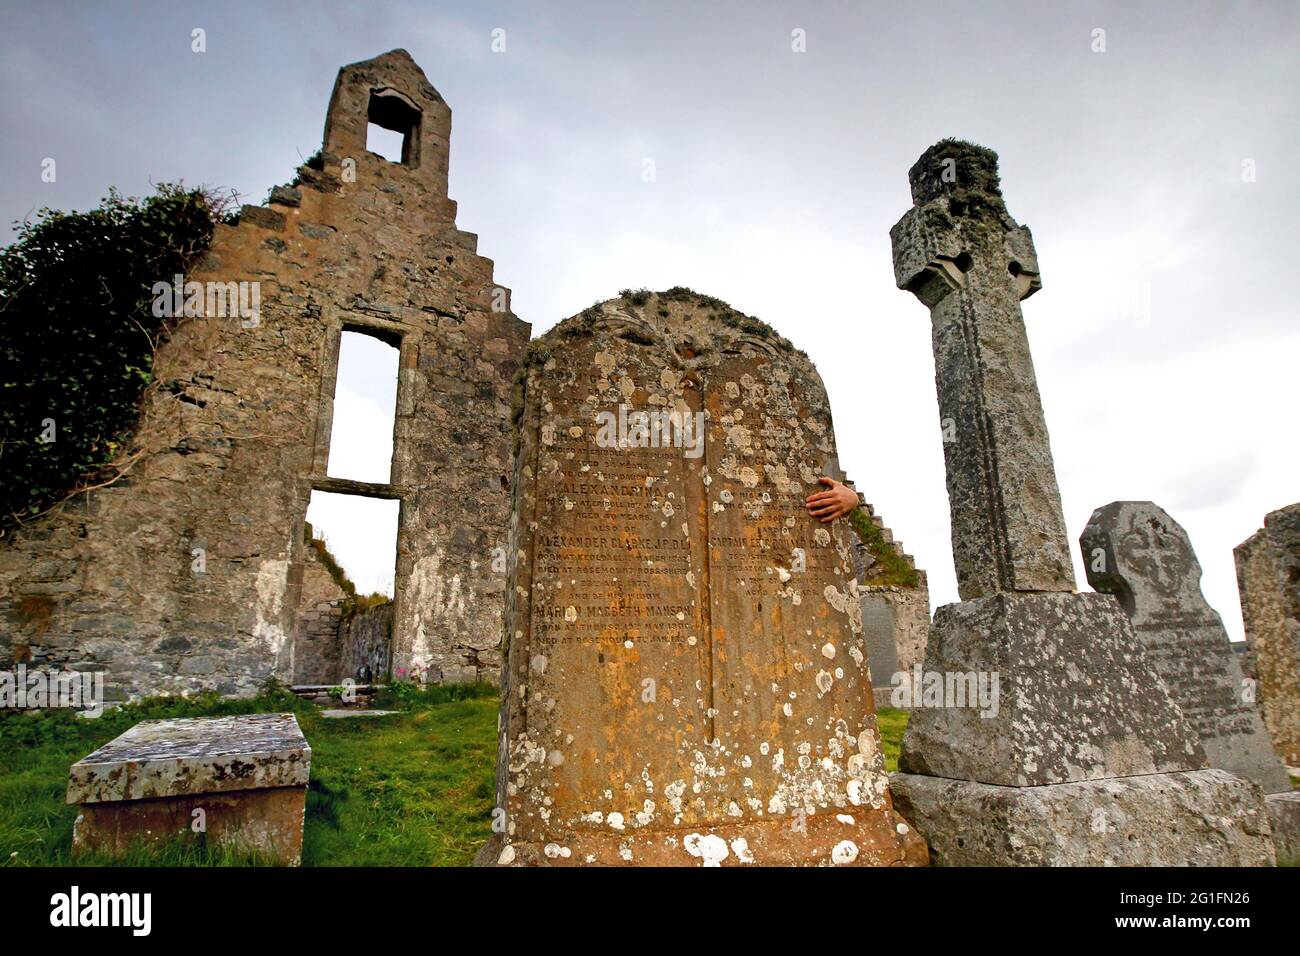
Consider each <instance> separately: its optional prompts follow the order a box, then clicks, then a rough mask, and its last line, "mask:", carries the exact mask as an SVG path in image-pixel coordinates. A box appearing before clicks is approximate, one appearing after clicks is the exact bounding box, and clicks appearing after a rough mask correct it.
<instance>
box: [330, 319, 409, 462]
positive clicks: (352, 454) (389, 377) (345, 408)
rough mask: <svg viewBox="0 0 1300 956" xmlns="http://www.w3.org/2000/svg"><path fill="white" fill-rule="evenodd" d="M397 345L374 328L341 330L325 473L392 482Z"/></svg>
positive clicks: (393, 340) (396, 339) (395, 340)
mask: <svg viewBox="0 0 1300 956" xmlns="http://www.w3.org/2000/svg"><path fill="white" fill-rule="evenodd" d="M399 344H400V339H399V338H398V337H397V336H393V335H391V334H385V333H383V332H380V331H377V330H374V329H363V328H351V327H347V328H344V329H343V334H342V336H341V337H340V339H339V361H338V370H337V374H336V377H335V381H334V411H333V419H332V423H331V426H330V445H329V462H328V464H327V466H326V471H325V473H326V474H327V475H329V476H330V477H331V478H347V479H351V480H353V481H364V482H370V483H373V484H381V485H386V484H388V483H389V482H390V481H391V480H392V470H393V429H394V426H395V424H396V418H397V369H398V360H399V357H400V354H401V353H400V350H399V347H398V346H399Z"/></svg>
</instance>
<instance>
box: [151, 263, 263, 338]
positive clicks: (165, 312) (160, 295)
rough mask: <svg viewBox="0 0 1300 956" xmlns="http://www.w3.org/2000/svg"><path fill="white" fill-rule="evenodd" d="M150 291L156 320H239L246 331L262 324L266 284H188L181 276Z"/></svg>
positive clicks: (254, 282) (159, 283) (178, 275)
mask: <svg viewBox="0 0 1300 956" xmlns="http://www.w3.org/2000/svg"><path fill="white" fill-rule="evenodd" d="M150 291H151V293H152V295H153V315H154V318H156V319H170V318H176V317H178V316H184V317H186V318H195V317H197V316H207V317H208V318H210V319H224V318H225V317H226V316H237V317H238V318H239V319H240V325H242V326H243V327H244V328H246V329H255V328H257V327H258V326H259V325H261V324H262V283H261V282H259V281H257V280H254V281H252V282H186V281H185V276H183V275H181V274H180V273H179V272H178V273H177V274H176V275H175V276H174V277H173V279H172V281H171V282H155V283H154V284H153V288H152V289H151V290H150Z"/></svg>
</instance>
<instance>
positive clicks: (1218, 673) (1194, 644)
mask: <svg viewBox="0 0 1300 956" xmlns="http://www.w3.org/2000/svg"><path fill="white" fill-rule="evenodd" d="M1079 544H1080V547H1081V548H1082V549H1083V560H1084V565H1085V567H1086V568H1087V574H1088V583H1089V584H1091V585H1092V586H1093V588H1095V589H1096V590H1098V591H1102V592H1105V593H1107V594H1113V595H1115V596H1116V597H1117V598H1119V602H1120V604H1121V606H1123V608H1124V610H1125V612H1126V613H1127V614H1128V616H1129V620H1130V621H1131V622H1132V624H1133V630H1134V631H1136V632H1137V636H1138V637H1140V638H1141V639H1142V642H1143V644H1144V645H1145V646H1146V651H1147V656H1148V657H1149V658H1150V659H1151V660H1152V661H1153V662H1154V663H1155V665H1156V670H1158V671H1159V672H1160V677H1161V679H1162V680H1163V681H1164V682H1165V686H1166V687H1168V688H1169V691H1170V693H1171V694H1172V695H1173V698H1174V700H1175V702H1177V704H1178V708H1179V710H1181V711H1182V713H1183V716H1184V717H1186V718H1187V720H1188V721H1189V722H1190V723H1191V725H1192V728H1193V730H1195V731H1196V734H1197V736H1199V737H1200V739H1201V745H1202V746H1203V747H1204V748H1205V755H1206V757H1207V758H1208V759H1209V762H1210V766H1211V767H1220V768H1222V769H1223V770H1228V771H1231V772H1232V773H1235V774H1240V775H1241V776H1243V777H1248V778H1250V779H1251V780H1254V781H1255V782H1256V783H1258V784H1259V785H1260V786H1261V787H1262V788H1263V790H1264V792H1265V793H1289V792H1290V791H1291V780H1290V778H1289V777H1288V776H1287V773H1286V770H1285V769H1284V768H1283V766H1282V763H1281V761H1279V760H1278V758H1277V754H1275V753H1274V752H1273V746H1272V743H1271V742H1270V741H1269V739H1268V734H1267V732H1266V731H1265V730H1264V725H1263V722H1262V721H1261V720H1260V717H1259V711H1258V710H1257V709H1256V708H1255V706H1254V703H1253V701H1254V695H1253V693H1252V688H1251V685H1248V684H1247V683H1246V681H1245V679H1244V678H1243V677H1242V673H1241V665H1240V664H1238V662H1237V655H1236V654H1235V653H1233V650H1232V645H1231V643H1230V642H1229V641H1228V632H1227V631H1225V630H1224V628H1223V621H1222V619H1221V618H1220V617H1219V615H1218V613H1217V612H1216V611H1215V610H1214V608H1212V607H1210V605H1209V603H1208V602H1206V600H1205V597H1204V595H1203V594H1202V593H1201V564H1200V562H1199V561H1198V560H1197V558H1196V552H1195V551H1193V550H1192V543H1191V541H1190V539H1189V538H1188V537H1187V532H1186V531H1184V530H1183V528H1182V526H1181V525H1179V524H1178V522H1176V521H1175V520H1174V519H1173V518H1171V517H1169V515H1168V514H1167V513H1166V512H1165V510H1164V509H1163V508H1160V507H1158V506H1157V505H1155V504H1153V503H1152V502H1150V501H1114V502H1111V503H1110V504H1108V505H1106V506H1105V507H1103V508H1098V509H1097V510H1096V511H1094V512H1093V513H1092V517H1091V518H1090V519H1089V520H1088V526H1087V527H1086V528H1084V529H1083V534H1082V536H1081V537H1080V539H1079Z"/></svg>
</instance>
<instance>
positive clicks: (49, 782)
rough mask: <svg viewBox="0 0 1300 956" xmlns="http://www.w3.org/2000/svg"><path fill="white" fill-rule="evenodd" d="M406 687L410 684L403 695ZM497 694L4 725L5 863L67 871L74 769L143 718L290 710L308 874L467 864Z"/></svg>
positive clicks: (477, 837)
mask: <svg viewBox="0 0 1300 956" xmlns="http://www.w3.org/2000/svg"><path fill="white" fill-rule="evenodd" d="M404 690H405V689H404ZM497 701H498V692H497V690H496V689H495V688H493V687H487V686H485V685H474V686H458V687H432V688H429V689H428V690H427V691H425V692H423V693H418V692H405V693H402V694H400V695H390V696H389V697H388V698H387V699H381V700H379V701H377V705H378V706H381V707H385V708H399V709H400V713H396V714H391V715H389V716H386V717H356V718H348V719H342V720H330V719H327V718H324V717H322V716H321V715H320V710H319V708H317V707H316V706H315V705H314V704H310V703H306V702H303V701H300V700H298V699H297V698H296V697H294V696H292V695H291V694H288V693H287V692H284V691H274V690H273V691H268V692H267V693H266V694H263V695H262V696H260V697H257V698H254V699H252V700H243V701H223V700H217V699H215V698H210V697H204V698H196V699H191V700H187V701H182V700H175V699H158V700H150V701H145V702H143V703H142V704H138V705H132V706H130V707H124V708H121V709H120V710H116V711H110V712H108V713H105V714H104V716H102V717H100V718H99V719H97V720H86V719H83V718H78V717H74V716H73V715H72V714H71V713H69V712H68V711H37V712H26V713H9V714H6V715H4V716H0V866H47V865H60V864H61V865H68V864H70V863H72V859H71V855H70V847H71V844H72V822H73V820H75V819H76V815H77V810H76V807H72V806H68V805H67V804H66V803H64V795H65V793H66V791H67V785H68V767H69V766H70V765H71V764H73V763H75V762H76V761H77V760H80V759H81V758H82V757H84V756H86V755H87V754H89V753H90V752H91V751H92V750H94V749H95V748H97V747H99V746H100V745H102V744H104V743H106V742H107V741H109V740H112V739H113V738H114V737H116V736H117V735H118V734H120V733H122V732H123V731H124V730H126V729H127V728H129V727H131V726H132V725H134V724H135V723H137V722H138V721H141V720H148V719H153V718H160V717H204V716H224V715H227V714H241V713H259V712H263V713H264V712H267V711H293V712H295V713H296V714H297V715H298V723H299V724H300V725H301V727H302V731H303V734H304V735H305V736H306V737H307V741H308V743H309V744H311V749H312V761H311V784H310V789H309V790H308V792H307V820H306V825H305V828H304V833H303V854H302V862H303V865H304V866H465V865H468V864H469V863H470V861H472V860H473V858H474V854H475V853H476V852H477V851H478V848H479V847H480V846H481V845H482V844H483V842H484V841H485V840H486V839H487V837H488V835H489V833H490V831H491V825H490V823H491V816H492V807H493V805H494V803H495V792H494V787H495V785H494V782H493V778H494V769H493V764H494V763H495V757H496V721H497ZM879 719H880V732H881V736H882V737H883V738H884V750H885V763H886V766H887V767H888V769H889V770H891V771H892V770H894V769H896V767H897V764H898V746H899V743H900V741H901V740H902V736H903V729H904V728H905V727H906V726H907V713H906V712H905V711H898V710H892V709H890V708H885V709H883V710H881V711H880V713H879ZM110 862H111V863H117V864H126V865H137V866H139V865H170V866H212V865H227V866H239V865H248V864H255V863H257V862H258V861H257V860H256V859H253V858H250V857H247V856H238V855H231V854H226V853H218V852H209V851H205V850H204V849H202V848H200V847H195V846H183V845H180V844H177V845H175V846H171V847H167V848H164V849H162V850H158V849H153V850H143V849H142V850H140V851H137V852H135V853H133V854H131V855H130V856H128V857H127V858H125V859H123V860H115V861H108V860H93V859H87V858H84V857H79V858H78V859H77V861H76V863H77V865H86V864H88V863H89V864H97V863H110Z"/></svg>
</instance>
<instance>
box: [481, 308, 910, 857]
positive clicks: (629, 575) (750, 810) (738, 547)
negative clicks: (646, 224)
mask: <svg viewBox="0 0 1300 956" xmlns="http://www.w3.org/2000/svg"><path fill="white" fill-rule="evenodd" d="M522 388H523V394H522V401H521V407H520V423H519V442H520V448H519V455H518V459H517V469H518V481H517V482H516V488H517V492H516V494H517V499H516V505H515V514H514V527H513V530H512V535H513V548H512V550H513V553H512V556H511V557H512V571H511V591H510V594H509V608H508V614H507V616H508V620H509V627H510V634H509V644H510V646H509V656H508V660H507V667H506V671H507V673H506V679H505V682H504V688H503V705H502V721H501V725H502V726H501V753H500V756H499V760H498V789H499V800H500V806H501V807H502V808H503V809H504V811H505V813H504V817H503V832H499V833H497V834H496V835H494V837H493V839H492V841H491V842H490V843H489V844H488V847H487V848H486V849H485V851H484V853H483V854H482V856H481V857H480V860H481V861H482V862H486V863H510V862H515V863H545V862H552V863H596V862H599V863H609V864H619V863H625V864H640V865H654V864H683V863H686V864H690V863H694V862H699V863H703V864H706V865H712V864H735V863H742V864H743V863H760V864H761V863H822V862H835V863H853V862H856V863H859V864H862V863H868V864H888V863H900V862H924V861H925V859H926V852H925V848H924V844H923V843H922V842H921V841H920V840H919V839H918V838H917V837H916V835H915V833H913V832H912V831H911V830H910V828H909V827H908V826H907V824H906V823H905V822H904V821H903V820H902V818H901V817H899V816H898V815H897V814H896V813H895V812H894V811H893V809H892V806H891V803H890V800H889V795H888V790H887V779H886V775H885V773H884V763H883V755H882V753H881V750H880V742H879V734H878V732H877V730H876V724H875V716H874V712H873V707H872V703H871V692H870V677H869V674H868V670H867V661H866V654H865V647H864V641H863V635H862V625H861V611H860V608H859V604H858V595H857V583H856V580H855V577H854V571H853V563H852V558H851V554H850V551H849V543H848V541H849V539H848V538H847V537H846V536H848V535H852V533H853V532H852V530H851V529H850V528H849V527H848V526H847V524H845V523H844V522H837V523H835V524H832V525H829V526H827V525H821V524H819V523H817V522H816V521H814V520H813V519H812V518H811V517H810V516H809V515H808V514H807V512H806V510H805V509H804V505H803V502H804V497H805V496H806V495H807V494H809V493H810V492H811V491H812V490H813V489H814V486H815V485H816V482H817V478H818V477H819V476H820V475H823V474H827V473H828V472H830V473H837V472H838V466H837V463H836V459H835V445H834V437H833V432H832V428H831V421H830V410H829V407H828V404H827V400H826V395H825V391H824V388H823V387H822V384H821V381H820V379H819V377H818V376H817V373H816V370H815V369H814V368H813V367H812V365H811V363H810V362H809V361H808V360H807V358H806V357H805V356H802V355H801V354H800V353H798V352H796V351H795V350H794V349H793V348H792V347H791V346H790V345H789V343H787V342H785V340H783V339H780V338H779V337H778V336H777V335H776V334H775V333H773V332H771V330H769V329H767V327H766V326H763V325H762V324H761V323H758V322H756V320H753V319H750V318H748V317H746V316H741V315H739V314H737V313H734V312H733V311H731V310H730V309H729V308H728V307H727V306H725V305H724V304H722V303H720V302H718V301H717V300H713V299H708V298H707V297H703V296H698V295H696V294H695V293H690V292H688V291H686V290H673V291H671V292H668V293H662V294H659V295H650V294H648V293H647V294H644V295H641V294H638V295H636V296H631V297H628V296H625V297H623V298H621V299H619V300H614V301H612V302H609V303H605V304H604V305H602V306H598V307H594V308H593V309H592V310H588V312H587V313H584V314H583V315H581V316H578V317H575V318H574V319H570V320H568V321H566V322H564V323H561V325H559V326H557V327H556V328H555V329H553V330H552V331H551V332H549V333H548V334H547V335H546V336H543V337H542V338H541V339H540V340H539V341H538V343H537V344H536V345H535V347H534V350H533V357H532V361H531V362H530V365H529V369H528V374H527V379H526V381H525V382H524V383H523V386H522Z"/></svg>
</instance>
